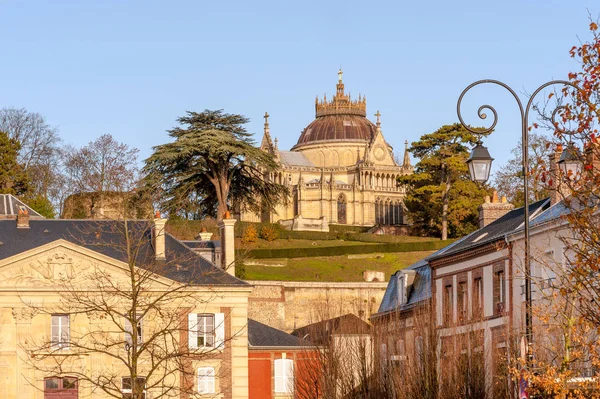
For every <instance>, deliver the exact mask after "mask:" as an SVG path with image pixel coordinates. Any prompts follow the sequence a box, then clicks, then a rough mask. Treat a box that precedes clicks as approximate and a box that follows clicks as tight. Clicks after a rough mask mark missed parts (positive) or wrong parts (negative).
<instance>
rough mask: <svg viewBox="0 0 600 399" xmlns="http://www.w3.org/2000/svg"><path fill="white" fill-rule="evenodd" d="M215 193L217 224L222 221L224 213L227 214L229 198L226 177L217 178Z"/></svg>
mask: <svg viewBox="0 0 600 399" xmlns="http://www.w3.org/2000/svg"><path fill="white" fill-rule="evenodd" d="M215 189H216V190H215V191H216V192H217V202H218V205H217V222H220V221H221V220H223V217H224V216H225V213H226V212H227V210H228V209H227V197H228V196H229V184H228V182H227V176H223V177H219V179H218V180H217V185H216V186H215Z"/></svg>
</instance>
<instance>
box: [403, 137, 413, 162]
mask: <svg viewBox="0 0 600 399" xmlns="http://www.w3.org/2000/svg"><path fill="white" fill-rule="evenodd" d="M402 166H403V167H405V168H410V167H411V165H410V155H408V140H404V161H403V162H402Z"/></svg>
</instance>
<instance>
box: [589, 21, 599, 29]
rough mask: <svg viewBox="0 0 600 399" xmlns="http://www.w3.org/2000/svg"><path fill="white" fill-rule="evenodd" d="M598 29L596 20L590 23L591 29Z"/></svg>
mask: <svg viewBox="0 0 600 399" xmlns="http://www.w3.org/2000/svg"><path fill="white" fill-rule="evenodd" d="M597 29H598V25H597V24H596V23H595V22H592V23H591V24H590V30H597Z"/></svg>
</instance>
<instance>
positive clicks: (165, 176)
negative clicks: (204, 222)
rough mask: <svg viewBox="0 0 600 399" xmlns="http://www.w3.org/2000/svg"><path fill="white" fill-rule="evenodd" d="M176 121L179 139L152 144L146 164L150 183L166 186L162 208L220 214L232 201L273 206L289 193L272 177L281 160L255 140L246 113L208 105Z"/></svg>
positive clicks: (249, 206)
mask: <svg viewBox="0 0 600 399" xmlns="http://www.w3.org/2000/svg"><path fill="white" fill-rule="evenodd" d="M177 121H178V122H179V124H180V125H181V126H178V127H175V128H173V129H172V130H170V131H169V135H170V136H171V137H172V138H173V139H174V140H175V141H174V142H171V143H167V144H162V145H159V146H156V147H154V153H153V154H152V155H151V156H150V157H149V158H148V159H147V160H146V165H145V167H144V172H145V173H146V174H147V182H148V184H149V185H150V186H152V187H153V188H154V189H156V190H162V191H163V193H162V195H161V197H162V198H164V200H163V202H162V204H161V208H162V210H163V211H166V212H169V213H171V214H177V215H181V214H182V213H184V214H190V213H192V214H195V216H216V218H217V220H221V219H222V218H223V215H224V214H225V212H226V211H227V210H228V209H231V208H233V207H240V208H242V209H249V210H252V211H259V210H260V209H261V208H262V209H263V210H264V208H267V209H273V208H274V206H275V205H276V204H277V203H278V202H280V201H283V200H285V199H286V198H287V191H288V190H287V189H286V187H285V186H282V185H280V184H275V183H273V182H270V181H269V179H268V175H269V173H270V172H272V171H274V170H276V169H277V167H278V166H277V163H276V162H275V160H274V159H273V157H272V156H271V155H269V154H268V153H266V152H264V151H262V150H260V149H259V148H257V147H256V146H255V143H254V141H253V140H252V134H250V133H248V132H247V131H246V129H245V128H244V126H243V125H244V124H246V123H247V122H248V119H247V118H246V117H244V116H242V115H236V114H227V113H224V112H223V111H222V110H217V111H211V110H205V111H204V112H200V113H197V112H190V111H188V112H187V113H186V115H185V116H182V117H180V118H179V119H178V120H177ZM194 208H195V209H194Z"/></svg>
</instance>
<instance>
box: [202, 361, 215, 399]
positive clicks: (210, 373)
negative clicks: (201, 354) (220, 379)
mask: <svg viewBox="0 0 600 399" xmlns="http://www.w3.org/2000/svg"><path fill="white" fill-rule="evenodd" d="M198 393H199V394H208V393H216V392H215V368H214V367H199V368H198Z"/></svg>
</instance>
